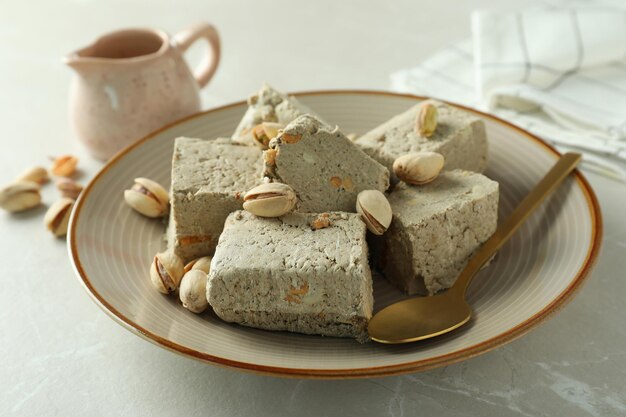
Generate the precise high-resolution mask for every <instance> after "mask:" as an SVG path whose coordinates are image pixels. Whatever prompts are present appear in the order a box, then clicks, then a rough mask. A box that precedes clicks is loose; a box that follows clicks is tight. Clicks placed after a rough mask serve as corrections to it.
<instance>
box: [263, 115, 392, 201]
mask: <svg viewBox="0 0 626 417" xmlns="http://www.w3.org/2000/svg"><path fill="white" fill-rule="evenodd" d="M264 161H265V168H264V175H265V176H266V177H269V178H271V179H273V180H275V181H278V182H282V183H285V184H288V185H290V186H291V187H292V188H293V189H294V190H295V192H296V194H297V195H298V200H299V203H298V210H299V211H301V212H310V213H322V212H325V211H347V212H354V211H355V206H356V197H357V194H358V193H359V192H360V191H363V190H379V191H381V192H384V191H385V190H386V189H387V188H388V187H389V171H388V170H387V168H385V167H384V166H382V165H381V164H379V163H378V162H376V161H375V160H373V159H372V158H370V157H369V156H367V154H365V152H363V151H362V150H360V149H359V148H358V147H357V146H356V145H354V143H352V141H350V139H348V138H347V137H346V136H344V134H343V133H341V132H340V131H339V129H338V128H330V127H328V126H327V125H326V124H325V123H323V122H322V121H320V120H319V119H317V118H315V117H314V116H311V115H303V116H300V117H298V118H297V119H296V120H294V121H293V122H291V123H289V124H288V125H287V126H286V127H285V129H284V130H283V131H282V132H281V133H280V134H279V135H278V136H277V137H276V138H274V139H272V141H271V142H270V149H268V150H267V151H265V153H264Z"/></svg>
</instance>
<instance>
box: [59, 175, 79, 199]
mask: <svg viewBox="0 0 626 417" xmlns="http://www.w3.org/2000/svg"><path fill="white" fill-rule="evenodd" d="M56 186H57V190H59V192H60V193H61V196H62V197H66V198H71V199H73V200H76V199H77V198H78V196H79V195H80V193H81V192H82V191H83V186H82V185H80V184H78V183H77V182H76V181H74V180H71V179H70V178H65V177H61V178H59V179H57V181H56Z"/></svg>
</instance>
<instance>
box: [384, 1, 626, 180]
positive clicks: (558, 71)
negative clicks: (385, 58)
mask: <svg viewBox="0 0 626 417" xmlns="http://www.w3.org/2000/svg"><path fill="white" fill-rule="evenodd" d="M391 82H392V88H393V89H394V90H396V91H401V92H412V93H417V94H421V95H426V96H431V97H437V98H441V99H444V100H448V101H452V102H457V103H461V104H464V105H468V106H470V107H475V108H477V109H480V110H483V111H488V112H491V113H494V114H496V115H497V116H500V117H502V118H503V119H506V120H508V121H510V122H512V123H514V124H516V125H518V126H520V127H523V128H525V129H527V130H529V131H531V132H532V133H534V134H536V135H538V136H540V137H542V138H543V139H545V140H546V141H548V142H550V143H552V144H553V145H555V146H556V147H557V148H559V149H560V150H562V151H566V150H578V151H579V152H582V153H583V155H584V159H583V160H584V166H585V167H586V168H589V169H592V170H594V171H596V172H599V173H602V174H605V175H607V176H610V177H613V178H616V179H619V180H622V181H626V9H623V8H620V7H611V6H606V5H591V6H584V7H580V6H579V7H552V6H548V7H540V8H533V9H529V10H525V11H519V12H496V11H478V12H474V13H473V14H472V39H470V40H466V41H462V42H458V43H455V44H453V45H450V46H448V47H447V48H445V49H443V50H441V51H439V52H437V53H436V54H435V55H433V56H431V57H429V58H428V59H426V60H425V61H424V62H422V63H421V64H419V65H418V66H416V67H414V68H410V69H407V70H402V71H398V72H396V73H394V74H392V75H391Z"/></svg>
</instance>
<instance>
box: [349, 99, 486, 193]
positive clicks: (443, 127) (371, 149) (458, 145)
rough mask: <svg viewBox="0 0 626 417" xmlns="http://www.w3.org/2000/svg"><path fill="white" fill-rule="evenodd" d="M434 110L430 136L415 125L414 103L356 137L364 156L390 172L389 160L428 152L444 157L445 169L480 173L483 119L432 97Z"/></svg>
mask: <svg viewBox="0 0 626 417" xmlns="http://www.w3.org/2000/svg"><path fill="white" fill-rule="evenodd" d="M432 103H434V104H435V107H436V108H437V113H438V122H437V127H436V129H435V131H434V133H433V134H432V135H431V136H430V137H425V136H422V135H420V134H419V133H418V129H417V128H416V123H417V118H418V115H419V113H420V110H421V105H420V104H418V105H415V106H413V107H411V108H410V109H409V110H407V111H405V112H404V113H401V114H399V115H397V116H395V117H393V118H391V119H390V120H388V121H387V122H385V123H383V124H382V125H380V126H378V127H376V128H375V129H373V130H371V131H369V132H368V133H366V134H364V135H363V136H361V137H360V138H358V139H357V140H356V144H357V145H358V146H359V147H361V149H363V150H364V151H365V152H366V153H367V154H368V155H370V156H371V157H372V158H374V159H376V160H377V161H378V162H380V163H381V164H383V165H384V166H386V167H387V168H388V169H389V171H390V172H391V173H392V182H393V183H396V182H397V181H398V179H397V178H396V177H395V175H393V170H392V166H393V161H394V160H395V159H396V158H398V157H400V156H402V155H404V154H407V153H410V152H420V151H432V152H438V153H440V154H442V155H443V156H444V158H445V166H444V169H445V170H453V169H465V170H468V171H474V172H483V171H484V170H485V168H486V166H487V135H486V133H485V124H484V122H483V121H482V120H481V119H480V118H478V117H476V116H474V115H472V114H471V113H468V112H465V111H463V110H460V109H457V108H455V107H452V106H450V105H448V104H445V103H441V102H438V101H434V100H432Z"/></svg>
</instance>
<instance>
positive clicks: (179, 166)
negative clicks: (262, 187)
mask: <svg viewBox="0 0 626 417" xmlns="http://www.w3.org/2000/svg"><path fill="white" fill-rule="evenodd" d="M261 170H262V160H261V153H260V152H259V150H258V149H257V148H252V147H249V146H240V145H236V144H233V143H231V141H230V139H216V140H204V139H194V138H185V137H181V138H177V139H176V142H175V144H174V154H173V159H172V187H171V191H170V199H171V209H170V221H169V226H168V231H167V238H168V244H169V247H170V248H171V249H173V250H174V251H175V253H176V254H177V255H178V256H180V257H181V258H182V259H183V260H184V261H185V262H186V261H189V260H192V259H193V258H197V257H200V256H204V255H210V254H212V253H213V251H214V250H215V246H216V245H217V240H218V238H219V235H220V233H221V232H222V228H223V226H224V220H226V217H227V216H228V214H230V213H231V212H233V211H235V210H239V209H241V207H242V204H243V195H244V194H245V192H246V191H247V190H248V189H250V188H252V187H254V186H256V185H258V184H259V183H260V182H261V181H260V179H259V178H260V173H261Z"/></svg>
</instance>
